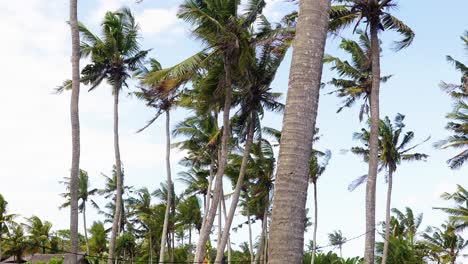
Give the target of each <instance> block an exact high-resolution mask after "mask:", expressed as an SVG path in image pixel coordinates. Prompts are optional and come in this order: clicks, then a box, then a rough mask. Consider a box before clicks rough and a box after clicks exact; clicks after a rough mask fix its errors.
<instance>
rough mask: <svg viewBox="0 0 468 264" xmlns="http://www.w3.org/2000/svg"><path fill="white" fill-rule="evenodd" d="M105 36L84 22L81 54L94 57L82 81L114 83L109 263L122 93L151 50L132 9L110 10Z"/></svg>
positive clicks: (119, 174) (119, 190) (118, 167)
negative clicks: (143, 47) (140, 38)
mask: <svg viewBox="0 0 468 264" xmlns="http://www.w3.org/2000/svg"><path fill="white" fill-rule="evenodd" d="M101 26H102V34H103V37H102V38H100V37H98V36H97V35H94V34H93V33H91V31H90V30H89V29H87V28H86V27H85V26H84V25H80V32H81V34H82V36H83V38H84V41H83V42H82V44H81V55H82V56H83V57H90V58H91V64H88V65H87V66H86V67H84V68H83V70H82V75H83V77H82V82H84V83H85V84H89V85H90V86H91V88H90V89H89V90H90V91H91V90H94V89H95V88H96V87H97V86H99V85H100V84H101V83H102V81H103V80H107V82H108V83H109V84H110V85H112V93H113V96H114V151H115V166H116V171H117V195H116V205H117V206H116V210H115V215H114V221H113V224H112V232H111V238H110V243H109V264H111V263H112V260H113V258H114V250H115V240H116V237H117V230H118V229H119V219H120V218H121V213H122V212H121V211H122V207H123V206H122V205H123V201H122V195H123V177H122V165H121V159H120V145H119V107H118V106H119V94H120V91H121V90H122V87H124V86H127V87H128V83H127V80H128V79H129V78H130V76H131V74H132V73H134V72H136V71H137V70H139V69H140V68H141V67H142V61H143V59H144V57H145V56H146V55H147V53H148V50H141V49H140V45H139V43H138V30H139V27H138V24H137V23H136V22H135V18H134V17H133V14H132V13H131V11H130V10H129V9H126V8H122V9H120V10H118V11H116V12H107V13H106V15H105V16H104V20H103V22H102V24H101Z"/></svg>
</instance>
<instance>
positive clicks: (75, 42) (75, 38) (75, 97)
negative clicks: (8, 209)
mask: <svg viewBox="0 0 468 264" xmlns="http://www.w3.org/2000/svg"><path fill="white" fill-rule="evenodd" d="M70 29H71V36H72V57H71V61H72V92H71V99H70V120H71V130H72V164H71V171H70V248H71V252H72V253H78V178H79V174H80V117H79V107H78V106H79V99H80V54H79V53H80V35H79V30H78V0H70ZM72 256H73V257H72V258H71V264H76V262H77V256H76V254H73V255H72Z"/></svg>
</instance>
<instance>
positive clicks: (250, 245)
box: [247, 205, 254, 263]
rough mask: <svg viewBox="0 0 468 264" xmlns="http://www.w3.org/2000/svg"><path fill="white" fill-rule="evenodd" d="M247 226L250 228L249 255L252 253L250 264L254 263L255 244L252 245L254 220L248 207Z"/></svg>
mask: <svg viewBox="0 0 468 264" xmlns="http://www.w3.org/2000/svg"><path fill="white" fill-rule="evenodd" d="M247 224H248V226H249V253H250V263H254V254H253V243H252V220H251V219H250V210H249V206H248V205H247Z"/></svg>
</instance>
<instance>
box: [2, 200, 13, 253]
mask: <svg viewBox="0 0 468 264" xmlns="http://www.w3.org/2000/svg"><path fill="white" fill-rule="evenodd" d="M7 205H8V202H7V201H6V200H5V198H4V197H3V196H2V195H1V194H0V261H1V260H2V242H3V241H2V238H3V234H5V233H7V232H8V226H7V224H8V223H10V222H11V221H12V220H13V218H14V217H15V215H14V214H8V213H7Z"/></svg>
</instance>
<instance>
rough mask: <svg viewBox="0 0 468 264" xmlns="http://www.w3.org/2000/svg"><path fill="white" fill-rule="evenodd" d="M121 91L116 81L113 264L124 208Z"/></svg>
mask: <svg viewBox="0 0 468 264" xmlns="http://www.w3.org/2000/svg"><path fill="white" fill-rule="evenodd" d="M119 92H120V83H119V82H116V84H115V85H114V154H115V174H116V178H117V192H116V194H115V212H114V221H113V223H112V230H111V238H110V241H109V260H108V263H109V264H112V263H113V262H114V261H115V260H116V258H115V241H116V239H117V235H118V233H117V231H118V230H119V226H120V221H121V217H122V208H123V201H122V195H123V177H122V163H121V160H120V146H119Z"/></svg>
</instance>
